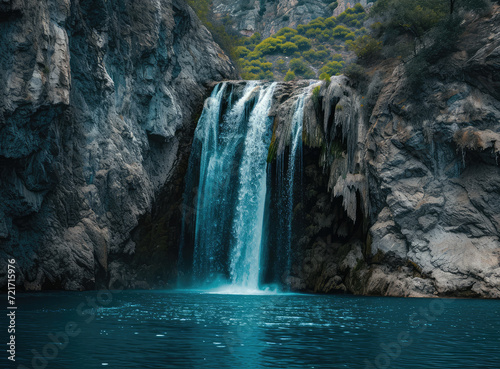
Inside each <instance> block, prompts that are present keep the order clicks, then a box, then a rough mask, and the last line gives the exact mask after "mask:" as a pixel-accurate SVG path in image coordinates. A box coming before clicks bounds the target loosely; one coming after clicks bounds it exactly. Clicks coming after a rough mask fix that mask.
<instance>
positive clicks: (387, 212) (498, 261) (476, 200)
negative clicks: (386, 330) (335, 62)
mask: <svg viewBox="0 0 500 369" xmlns="http://www.w3.org/2000/svg"><path fill="white" fill-rule="evenodd" d="M467 23H468V24H467V30H466V32H464V34H463V35H462V36H461V37H460V40H459V43H458V44H457V45H458V46H457V50H456V51H455V52H453V53H451V54H450V55H448V56H446V57H442V58H441V59H440V60H438V61H437V62H436V63H435V64H434V65H433V66H432V67H431V68H430V70H429V72H428V73H427V74H422V75H421V76H420V78H421V80H422V83H423V84H422V89H421V91H420V92H419V93H415V92H413V91H412V90H411V89H409V87H408V85H409V83H408V76H407V73H405V71H404V67H403V65H401V64H399V62H394V63H393V64H392V65H390V66H388V65H387V63H385V65H384V64H382V65H377V66H376V67H374V68H373V69H372V70H371V73H372V74H373V75H372V77H371V83H370V85H369V86H367V87H365V88H362V89H361V88H359V87H356V88H353V87H352V86H350V82H349V81H347V80H346V79H345V77H336V78H332V82H331V83H330V85H329V86H326V85H324V86H323V87H322V89H321V92H320V93H319V95H318V96H317V97H316V102H315V101H314V98H312V99H311V101H309V113H308V114H307V115H306V120H305V129H306V131H307V135H306V137H305V140H306V142H308V143H309V145H310V146H313V147H318V148H320V149H321V157H320V160H321V162H322V164H323V165H324V166H325V169H326V170H327V172H328V173H329V178H328V180H327V181H326V180H325V179H324V178H323V177H322V176H321V175H320V174H321V171H318V169H317V167H315V166H314V165H312V166H311V168H310V169H309V173H310V176H311V179H310V180H309V185H308V186H309V188H310V189H309V190H307V192H308V193H310V192H311V191H318V184H319V183H321V181H323V183H324V185H323V186H325V185H326V182H327V186H328V188H329V191H330V193H331V195H332V197H333V202H332V203H329V202H328V201H326V199H325V198H324V195H322V193H324V192H322V191H321V190H320V191H319V192H318V193H319V194H320V195H319V196H317V198H315V197H314V196H312V197H311V199H310V201H311V204H310V207H309V212H310V213H311V215H312V225H313V226H314V227H312V228H310V230H311V231H310V232H309V234H306V235H305V237H308V239H307V240H306V244H307V245H308V246H306V247H305V250H306V251H305V254H304V260H303V261H302V262H300V263H299V265H298V266H297V269H296V270H295V276H293V278H291V279H290V281H289V283H290V284H291V285H292V286H293V287H294V288H297V289H302V290H312V291H321V292H334V291H350V292H354V293H360V294H386V295H393V296H428V295H441V296H443V295H444V296H446V295H454V296H480V297H490V298H499V297H500V240H499V236H500V218H499V212H498V209H500V166H499V157H500V146H499V139H500V136H499V133H500V125H499V122H500V101H499V96H498V88H497V87H498V75H499V74H498V73H499V72H500V70H499V65H500V59H499V57H500V54H499V50H500V38H499V34H500V28H499V25H500V8H499V7H498V6H495V7H494V11H493V13H492V14H491V15H489V16H487V17H486V18H481V19H473V20H471V19H469V20H468V21H467ZM389 64H390V63H389ZM306 173H308V170H307V169H306ZM318 178H319V180H318ZM322 178H323V179H322ZM339 201H340V202H341V204H339V203H338V202H339ZM338 207H341V208H342V209H343V215H341V217H342V219H345V218H346V217H347V218H349V221H347V222H345V221H344V220H342V219H341V220H340V221H338V220H336V219H340V218H338V216H339V215H338V213H339V210H338ZM325 209H326V210H325ZM325 220H328V222H326V221H325ZM325 231H327V232H326V233H323V234H322V232H325Z"/></svg>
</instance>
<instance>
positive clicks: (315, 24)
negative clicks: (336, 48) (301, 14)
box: [307, 17, 326, 30]
mask: <svg viewBox="0 0 500 369" xmlns="http://www.w3.org/2000/svg"><path fill="white" fill-rule="evenodd" d="M324 20H325V18H321V17H320V18H316V19H313V20H312V21H310V22H309V24H308V25H307V26H308V27H309V28H318V29H320V30H324V29H325V28H326V25H325V23H324Z"/></svg>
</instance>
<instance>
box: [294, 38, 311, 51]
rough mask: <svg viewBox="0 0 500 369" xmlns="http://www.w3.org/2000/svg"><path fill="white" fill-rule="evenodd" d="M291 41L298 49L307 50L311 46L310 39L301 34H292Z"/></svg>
mask: <svg viewBox="0 0 500 369" xmlns="http://www.w3.org/2000/svg"><path fill="white" fill-rule="evenodd" d="M292 42H293V43H295V45H297V47H298V48H299V49H300V50H309V49H310V48H311V41H309V39H307V38H306V37H304V36H301V35H296V36H293V37H292Z"/></svg>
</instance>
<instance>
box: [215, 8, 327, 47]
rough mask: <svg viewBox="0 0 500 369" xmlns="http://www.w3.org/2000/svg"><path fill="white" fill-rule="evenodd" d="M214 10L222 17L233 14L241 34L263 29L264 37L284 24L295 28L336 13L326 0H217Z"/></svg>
mask: <svg viewBox="0 0 500 369" xmlns="http://www.w3.org/2000/svg"><path fill="white" fill-rule="evenodd" d="M213 12H214V14H215V15H216V16H218V17H224V16H225V15H229V16H230V17H231V18H232V19H233V20H234V25H233V27H234V29H235V30H236V31H238V32H240V33H241V34H243V35H246V36H251V35H252V34H254V33H255V32H260V33H261V34H262V36H263V37H264V38H265V37H269V36H270V35H272V34H273V33H275V32H277V31H279V30H280V29H281V28H283V27H292V28H295V27H297V26H298V25H299V24H305V23H308V22H309V21H311V20H313V19H316V18H318V17H330V16H332V14H333V11H332V10H330V9H329V8H328V4H327V3H325V2H324V1H323V0H249V1H233V0H215V1H214V2H213Z"/></svg>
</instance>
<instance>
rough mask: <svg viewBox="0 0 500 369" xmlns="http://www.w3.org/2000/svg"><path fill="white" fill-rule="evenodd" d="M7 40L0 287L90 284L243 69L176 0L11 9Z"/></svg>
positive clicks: (1, 15)
mask: <svg viewBox="0 0 500 369" xmlns="http://www.w3.org/2000/svg"><path fill="white" fill-rule="evenodd" d="M0 39H1V41H0V65H1V67H0V86H1V88H0V137H1V139H0V172H1V177H0V178H1V179H0V285H2V286H5V285H6V274H5V273H6V270H7V269H6V266H5V265H4V264H5V263H6V260H7V257H9V258H15V259H16V261H17V266H18V275H17V277H18V280H17V283H18V284H19V285H20V286H21V287H22V288H24V289H26V290H40V289H68V290H79V289H89V288H95V287H96V286H98V285H99V284H100V282H102V283H104V282H103V281H105V280H110V278H111V279H113V276H114V275H115V274H116V273H117V271H118V270H121V268H120V265H118V264H116V263H113V261H114V260H115V259H117V258H119V257H123V256H127V255H134V254H135V253H136V244H135V243H134V241H132V239H131V235H130V234H131V231H132V230H133V229H134V228H136V226H137V225H138V223H139V218H140V217H141V216H143V215H144V214H145V213H146V212H148V211H149V210H150V209H151V206H152V203H153V201H154V199H155V198H156V196H157V194H158V193H160V189H161V188H163V187H164V186H165V184H169V183H171V182H172V181H173V178H175V171H176V167H177V165H176V163H178V162H179V161H181V159H182V157H183V155H184V154H186V153H187V152H188V150H189V146H188V144H189V142H190V140H191V136H192V134H193V131H194V127H195V121H196V119H195V115H196V114H198V110H199V109H200V107H201V106H202V105H203V100H204V98H205V97H206V96H207V93H208V92H209V87H210V86H209V84H210V83H211V82H212V81H214V80H216V81H217V80H223V79H226V78H236V77H237V75H236V73H235V70H234V68H233V66H232V64H231V62H230V61H229V59H228V58H227V57H226V55H225V54H224V52H223V51H222V50H221V49H220V47H219V46H218V45H217V44H215V43H214V42H213V39H212V36H211V35H210V33H209V32H208V31H207V29H206V28H205V27H204V26H202V25H201V23H200V22H199V20H198V18H197V17H196V15H195V14H194V12H193V11H192V10H191V9H190V8H189V7H188V6H187V5H186V4H185V2H184V1H181V0H161V1H160V0H145V1H128V0H126V1H115V0H107V1H106V0H91V1H77V0H49V1H44V2H40V1H34V0H7V1H2V2H1V3H0ZM131 283H132V284H131V285H130V287H134V285H133V282H131Z"/></svg>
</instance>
